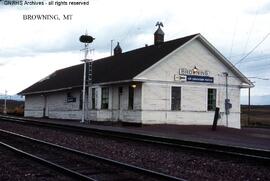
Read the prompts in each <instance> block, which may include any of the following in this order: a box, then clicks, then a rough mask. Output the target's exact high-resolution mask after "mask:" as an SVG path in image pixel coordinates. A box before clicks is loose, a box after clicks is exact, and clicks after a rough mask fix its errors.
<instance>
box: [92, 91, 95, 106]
mask: <svg viewBox="0 0 270 181" xmlns="http://www.w3.org/2000/svg"><path fill="white" fill-rule="evenodd" d="M92 109H96V89H95V88H92Z"/></svg>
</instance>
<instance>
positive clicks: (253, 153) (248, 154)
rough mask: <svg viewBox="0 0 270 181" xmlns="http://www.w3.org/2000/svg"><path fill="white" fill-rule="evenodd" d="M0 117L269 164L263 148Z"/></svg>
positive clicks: (0, 117)
mask: <svg viewBox="0 0 270 181" xmlns="http://www.w3.org/2000/svg"><path fill="white" fill-rule="evenodd" d="M0 119H2V120H6V121H13V122H16V123H21V124H29V125H35V126H43V127H50V128H56V129H65V130H68V131H73V132H80V133H84V134H95V135H101V136H106V137H114V138H120V139H127V140H133V141H140V142H145V143H152V144H158V145H166V146H172V147H178V148H184V149H192V150H199V151H204V152H210V153H218V154H224V155H230V156H236V157H241V158H244V159H251V160H255V161H260V162H263V164H267V165H269V164H270V151H269V150H263V149H253V148H246V147H237V146H228V145H220V144H212V143H204V142H195V141H188V140H179V139H173V138H167V137H158V136H153V135H147V134H135V133H127V132H117V131H114V130H102V129H98V128H92V127H91V128H89V127H81V126H76V125H72V126H71V125H62V124H57V123H47V122H41V121H35V120H33V119H27V118H17V117H10V116H0Z"/></svg>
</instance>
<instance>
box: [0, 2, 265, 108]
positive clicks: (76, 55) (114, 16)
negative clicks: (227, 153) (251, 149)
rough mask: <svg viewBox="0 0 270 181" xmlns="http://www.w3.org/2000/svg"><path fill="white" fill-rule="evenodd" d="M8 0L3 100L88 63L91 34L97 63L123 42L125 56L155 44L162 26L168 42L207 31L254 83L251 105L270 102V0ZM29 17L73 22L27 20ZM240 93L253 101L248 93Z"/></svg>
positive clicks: (1, 45)
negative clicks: (12, 1)
mask: <svg viewBox="0 0 270 181" xmlns="http://www.w3.org/2000/svg"><path fill="white" fill-rule="evenodd" d="M74 1H84V0H74ZM85 1H87V0H85ZM4 2H6V1H0V23H1V26H0V94H3V93H4V92H5V90H7V91H8V94H16V93H18V92H20V91H21V90H23V89H25V88H27V87H28V86H30V85H32V84H34V83H35V82H37V81H39V80H41V79H42V78H44V77H46V76H47V75H49V74H51V73H52V72H54V71H55V70H57V69H61V68H64V67H68V66H72V65H75V64H79V63H81V61H80V60H81V59H83V55H84V54H83V52H82V51H80V50H81V49H82V48H83V44H82V43H80V42H79V37H80V35H82V34H85V32H86V31H87V33H88V34H89V35H91V36H93V37H95V40H94V42H93V43H92V45H91V48H93V49H94V51H93V53H92V54H91V55H90V56H91V58H93V59H98V58H102V57H105V56H109V55H110V47H111V40H113V44H114V46H115V45H116V43H117V42H120V45H121V47H122V49H123V51H124V52H125V51H129V50H132V49H136V48H140V47H143V46H144V45H145V44H149V45H151V44H153V33H154V32H155V30H156V26H155V24H156V22H157V21H161V22H163V25H164V27H163V31H164V32H165V41H167V40H172V39H176V38H180V37H183V36H187V35H191V34H194V33H201V34H202V35H203V36H204V37H205V38H206V39H207V40H208V41H209V42H210V43H211V44H212V45H214V46H215V47H216V48H217V49H218V50H219V51H220V52H221V53H222V54H223V55H224V56H225V57H227V58H228V59H229V60H230V61H231V62H232V63H233V64H235V66H236V67H237V68H238V69H239V70H240V71H241V72H242V73H243V74H244V75H246V76H247V77H248V78H249V79H250V80H251V81H252V82H254V84H255V87H254V88H252V89H251V95H252V98H253V99H252V100H253V101H254V102H256V101H257V102H258V104H270V99H264V98H262V97H268V96H270V80H269V79H270V71H269V68H270V35H269V33H270V1H269V0H268V1H266V0H257V1H254V0H219V1H216V0H204V1H199V0H167V1H161V0H147V1H146V0H136V1H134V0H129V1H126V0H113V1H110V0H89V5H86V6H80V5H77V6H65V5H62V6H56V5H51V6H49V5H44V6H35V5H28V6H11V5H4ZM36 2H39V1H38V0H36ZM40 2H41V1H40ZM44 2H49V1H44ZM28 14H32V15H33V14H58V15H59V16H61V17H62V15H63V14H72V15H73V16H72V20H60V21H53V20H52V21H38V20H32V21H30V20H23V15H28ZM247 55H248V56H247ZM244 57H246V58H244ZM243 58H244V59H243ZM241 59H243V60H242V61H241V62H240V63H237V62H239V61H240V60H241ZM241 94H242V100H241V102H242V103H246V102H247V99H246V95H247V91H246V90H243V91H242V92H241ZM258 97H260V99H258ZM259 100H260V101H259ZM257 102H256V103H257Z"/></svg>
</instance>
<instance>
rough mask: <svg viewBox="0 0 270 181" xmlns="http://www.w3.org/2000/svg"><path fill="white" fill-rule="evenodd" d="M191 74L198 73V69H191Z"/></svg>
mask: <svg viewBox="0 0 270 181" xmlns="http://www.w3.org/2000/svg"><path fill="white" fill-rule="evenodd" d="M192 72H193V74H195V73H197V72H198V68H197V67H196V66H194V68H193V69H192Z"/></svg>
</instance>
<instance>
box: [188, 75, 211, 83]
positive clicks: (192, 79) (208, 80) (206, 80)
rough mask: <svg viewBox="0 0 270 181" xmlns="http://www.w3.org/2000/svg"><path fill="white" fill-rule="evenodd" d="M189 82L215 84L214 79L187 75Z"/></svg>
mask: <svg viewBox="0 0 270 181" xmlns="http://www.w3.org/2000/svg"><path fill="white" fill-rule="evenodd" d="M187 82H204V83H214V77H208V76H198V75H187Z"/></svg>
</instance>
